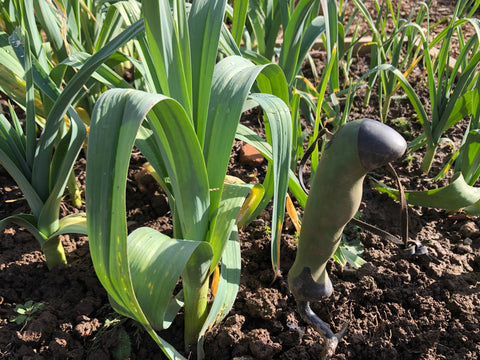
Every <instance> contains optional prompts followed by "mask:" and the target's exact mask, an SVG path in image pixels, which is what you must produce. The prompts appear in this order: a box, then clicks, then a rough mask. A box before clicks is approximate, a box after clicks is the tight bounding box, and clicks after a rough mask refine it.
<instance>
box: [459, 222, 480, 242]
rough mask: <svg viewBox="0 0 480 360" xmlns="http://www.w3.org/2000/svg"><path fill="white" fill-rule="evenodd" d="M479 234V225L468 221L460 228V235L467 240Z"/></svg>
mask: <svg viewBox="0 0 480 360" xmlns="http://www.w3.org/2000/svg"><path fill="white" fill-rule="evenodd" d="M479 232H480V230H479V229H478V225H477V224H475V222H473V221H467V222H466V223H465V224H463V225H462V226H460V234H462V236H464V237H467V238H469V237H472V236H474V235H477V234H478V233H479Z"/></svg>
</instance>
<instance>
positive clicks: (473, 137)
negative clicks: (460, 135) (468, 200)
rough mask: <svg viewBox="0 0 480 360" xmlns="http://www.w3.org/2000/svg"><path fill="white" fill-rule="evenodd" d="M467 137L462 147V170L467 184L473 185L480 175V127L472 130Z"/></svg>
mask: <svg viewBox="0 0 480 360" xmlns="http://www.w3.org/2000/svg"><path fill="white" fill-rule="evenodd" d="M466 137H467V139H466V141H465V143H464V144H463V145H462V149H461V159H460V167H461V170H460V171H461V172H462V175H463V177H464V178H465V181H466V182H467V184H469V185H471V186H473V185H474V184H475V182H476V181H477V179H478V177H479V176H480V129H475V130H471V131H470V132H468V134H466Z"/></svg>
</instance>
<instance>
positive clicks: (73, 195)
mask: <svg viewBox="0 0 480 360" xmlns="http://www.w3.org/2000/svg"><path fill="white" fill-rule="evenodd" d="M67 190H68V194H69V195H70V201H71V203H72V205H73V206H75V207H80V206H82V192H81V191H80V188H79V187H78V184H77V178H76V177H75V172H74V171H73V170H72V171H71V172H70V175H69V176H68V180H67Z"/></svg>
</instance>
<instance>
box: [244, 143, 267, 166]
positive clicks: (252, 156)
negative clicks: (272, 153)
mask: <svg viewBox="0 0 480 360" xmlns="http://www.w3.org/2000/svg"><path fill="white" fill-rule="evenodd" d="M263 159H264V157H263V155H262V154H260V152H259V151H258V150H257V149H256V148H255V147H254V146H252V145H250V144H245V145H243V146H242V148H241V150H240V162H241V163H242V164H244V165H248V166H252V167H256V166H260V165H262V163H263Z"/></svg>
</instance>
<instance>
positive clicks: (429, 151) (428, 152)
mask: <svg viewBox="0 0 480 360" xmlns="http://www.w3.org/2000/svg"><path fill="white" fill-rule="evenodd" d="M437 148H438V145H433V144H432V145H429V144H428V143H427V147H426V149H425V155H424V156H423V159H422V163H421V164H420V169H421V170H422V171H423V172H424V173H425V174H428V173H429V172H430V169H431V167H432V163H433V159H434V157H435V154H436V152H437Z"/></svg>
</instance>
